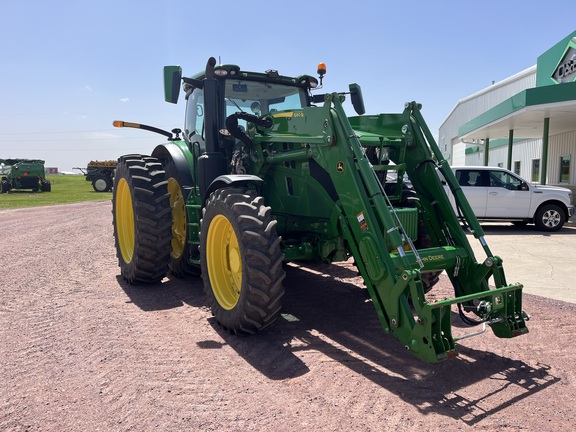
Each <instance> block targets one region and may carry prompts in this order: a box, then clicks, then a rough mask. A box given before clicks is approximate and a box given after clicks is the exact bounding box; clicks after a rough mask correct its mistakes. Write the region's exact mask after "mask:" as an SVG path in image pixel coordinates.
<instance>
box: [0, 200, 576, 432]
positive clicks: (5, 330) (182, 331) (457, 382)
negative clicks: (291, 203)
mask: <svg viewBox="0 0 576 432" xmlns="http://www.w3.org/2000/svg"><path fill="white" fill-rule="evenodd" d="M0 232H1V233H2V236H1V239H2V246H3V247H2V251H3V252H2V258H1V263H2V264H1V268H2V271H1V272H0V290H1V291H0V292H1V297H0V389H1V393H0V430H2V431H59V432H60V431H86V430H90V431H152V430H154V431H177V430H178V431H180V430H190V431H192V430H193V431H269V430H274V431H294V430H316V431H342V430H346V431H377V430H394V431H414V430H427V431H455V430H461V431H467V430H475V431H478V430H483V431H515V432H516V431H555V430H558V431H560V430H573V429H574V426H573V420H572V413H573V407H574V399H575V396H576V386H575V370H576V367H575V365H574V358H575V353H576V347H575V346H574V344H572V343H571V342H570V341H571V340H572V339H571V336H572V335H574V333H575V330H576V328H575V323H576V318H575V311H576V305H574V304H570V303H564V302H560V301H556V300H549V299H546V298H542V297H536V296H531V295H525V296H524V306H525V309H526V310H527V311H528V312H529V313H530V314H531V315H532V320H531V321H529V323H528V325H529V328H530V333H529V334H528V335H526V336H522V337H519V338H515V339H512V340H503V339H498V338H496V337H494V336H493V335H492V333H491V332H490V331H488V332H486V333H485V334H483V335H480V336H477V337H474V338H470V339H466V340H463V341H462V342H461V343H460V344H459V352H460V356H459V357H458V358H456V359H452V360H449V361H446V362H443V363H440V364H427V363H423V362H422V361H420V360H417V359H415V358H413V357H412V356H411V355H410V354H409V353H407V352H406V351H404V349H403V348H402V346H401V344H400V343H399V342H397V341H396V340H395V339H394V338H393V337H392V336H390V335H386V334H384V332H383V330H382V329H381V327H380V324H379V322H378V319H377V316H376V313H375V312H374V309H373V306H372V305H371V303H370V301H369V300H368V298H367V296H366V293H365V290H364V289H363V288H362V283H361V280H360V278H358V277H357V276H356V272H355V270H354V269H353V267H352V265H351V263H344V264H341V265H332V266H325V265H323V266H314V267H301V266H296V265H290V266H288V269H287V277H286V279H285V284H284V285H285V287H286V296H285V298H284V309H283V315H282V318H281V319H279V320H278V321H277V322H276V323H275V324H274V325H273V326H272V327H270V328H269V329H268V330H266V331H265V332H263V333H261V334H259V335H257V336H252V337H238V336H231V335H229V334H227V333H225V332H224V331H222V329H220V328H219V327H218V325H217V324H216V323H215V322H214V320H213V318H212V317H211V314H210V311H209V310H207V309H206V307H205V306H204V298H203V294H202V288H201V283H200V281H199V280H197V279H171V278H166V279H164V280H163V281H162V283H161V284H157V285H155V286H130V285H126V284H125V283H124V281H123V280H122V278H121V277H119V271H118V267H117V263H116V258H115V251H114V241H113V237H112V215H111V204H110V202H89V203H83V204H72V205H63V206H52V207H40V208H32V209H17V210H1V211H0ZM433 293H435V294H434V295H435V296H439V297H443V296H444V297H448V296H450V291H449V284H448V283H447V279H446V278H443V279H442V281H441V283H440V284H439V285H438V286H437V287H436V288H435V289H434V290H433ZM469 331H470V329H465V328H462V327H461V326H460V325H459V324H455V331H454V332H455V333H456V334H460V333H459V332H462V334H463V333H464V332H469Z"/></svg>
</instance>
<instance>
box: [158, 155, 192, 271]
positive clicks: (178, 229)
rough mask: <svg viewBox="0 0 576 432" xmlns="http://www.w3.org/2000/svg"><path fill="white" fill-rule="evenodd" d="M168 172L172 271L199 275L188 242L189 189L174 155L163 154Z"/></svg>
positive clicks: (163, 160)
mask: <svg viewBox="0 0 576 432" xmlns="http://www.w3.org/2000/svg"><path fill="white" fill-rule="evenodd" d="M159 159H160V161H161V162H162V166H163V167H164V171H165V172H166V180H167V182H168V192H169V194H170V208H171V209H172V241H171V245H172V252H171V253H170V262H169V264H168V265H169V267H170V271H171V272H172V273H173V274H174V276H176V277H185V276H188V275H194V274H195V275H198V274H199V273H200V269H199V268H198V267H196V266H194V265H192V264H190V261H189V260H190V257H191V249H190V245H189V244H188V215H187V212H186V200H187V199H188V194H189V191H188V192H187V191H186V190H185V189H183V188H182V184H181V181H182V180H181V176H180V175H179V173H178V169H177V167H176V164H175V163H174V160H173V159H172V157H171V156H170V155H169V154H167V155H162V156H161V157H159Z"/></svg>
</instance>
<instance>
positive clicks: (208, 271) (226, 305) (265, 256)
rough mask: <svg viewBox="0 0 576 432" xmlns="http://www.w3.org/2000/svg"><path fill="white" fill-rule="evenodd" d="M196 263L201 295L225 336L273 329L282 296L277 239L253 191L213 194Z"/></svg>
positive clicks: (266, 210)
mask: <svg viewBox="0 0 576 432" xmlns="http://www.w3.org/2000/svg"><path fill="white" fill-rule="evenodd" d="M203 212H204V213H203V218H202V221H201V224H200V225H201V232H200V257H201V265H202V279H203V281H204V292H205V294H206V297H207V300H208V304H209V306H210V308H211V309H212V313H213V314H214V316H215V317H216V319H217V320H218V322H219V323H220V324H221V325H222V326H224V327H225V328H226V329H227V330H228V331H230V332H232V333H236V334H252V333H255V332H257V331H259V330H262V329H264V328H265V327H267V326H268V325H270V324H272V323H273V322H274V321H275V320H276V318H277V317H278V314H279V313H280V308H281V298H282V296H283V295H284V287H283V286H282V280H283V279H284V276H285V273H284V269H283V267H282V262H283V260H284V255H283V254H282V251H281V249H280V241H281V238H280V237H278V235H277V233H276V221H275V220H273V219H272V216H271V208H270V207H266V206H265V205H264V199H263V198H262V197H259V196H256V193H255V192H254V191H250V190H248V189H241V188H225V189H219V190H217V191H215V192H213V193H212V194H211V195H210V197H209V198H208V201H207V203H206V207H205V208H204V210H203Z"/></svg>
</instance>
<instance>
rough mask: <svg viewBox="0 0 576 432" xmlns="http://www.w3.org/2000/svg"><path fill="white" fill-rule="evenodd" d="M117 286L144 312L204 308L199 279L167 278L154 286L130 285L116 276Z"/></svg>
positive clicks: (200, 280)
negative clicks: (188, 306)
mask: <svg viewBox="0 0 576 432" xmlns="http://www.w3.org/2000/svg"><path fill="white" fill-rule="evenodd" d="M116 280H117V281H118V285H119V286H120V287H121V288H122V290H124V292H125V293H126V295H127V296H128V298H129V299H130V301H131V302H132V303H134V304H135V305H136V306H138V307H139V308H140V309H142V310H143V311H145V312H151V311H159V310H167V309H174V308H178V307H181V306H183V305H184V304H188V305H190V306H192V307H201V306H204V304H205V302H204V292H203V291H202V279H200V277H194V276H190V277H186V278H182V279H179V278H176V277H174V276H170V275H169V276H168V277H166V278H164V279H163V280H162V281H161V282H158V283H154V284H134V285H131V284H129V283H128V282H126V281H125V280H124V278H123V277H122V276H121V275H118V276H116Z"/></svg>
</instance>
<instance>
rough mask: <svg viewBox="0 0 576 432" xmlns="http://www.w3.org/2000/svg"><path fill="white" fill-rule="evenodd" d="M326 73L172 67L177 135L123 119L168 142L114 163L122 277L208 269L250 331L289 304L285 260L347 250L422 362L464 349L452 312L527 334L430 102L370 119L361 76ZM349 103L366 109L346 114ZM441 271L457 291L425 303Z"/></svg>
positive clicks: (238, 329) (219, 296) (233, 317)
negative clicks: (480, 254)
mask: <svg viewBox="0 0 576 432" xmlns="http://www.w3.org/2000/svg"><path fill="white" fill-rule="evenodd" d="M325 72H326V68H325V66H324V65H323V64H320V66H319V68H318V75H319V76H318V78H316V77H315V76H311V75H301V76H297V77H288V76H283V75H280V74H279V73H278V72H277V71H275V70H268V71H266V72H264V73H256V72H248V71H245V70H242V69H241V68H240V67H239V66H236V65H217V64H216V61H215V59H214V58H210V59H209V60H208V63H207V65H206V68H205V70H204V71H202V72H201V73H198V74H196V75H194V76H192V77H183V76H182V69H181V68H180V67H178V66H166V67H165V68H164V87H165V99H166V101H167V102H170V103H177V101H178V96H179V94H180V92H182V93H183V94H184V98H185V101H186V113H185V119H184V127H183V129H173V130H172V131H171V132H168V131H165V130H161V129H157V128H154V127H151V126H146V125H142V124H137V123H128V122H123V121H116V122H114V124H115V126H117V127H135V128H140V129H145V130H150V131H153V132H157V133H160V134H163V135H165V136H166V137H167V142H165V143H163V144H160V145H158V146H157V147H156V148H155V149H154V150H153V151H152V152H151V155H149V156H148V155H140V154H132V155H126V156H122V157H120V158H119V160H118V163H117V167H116V175H115V178H114V193H113V219H114V235H115V241H116V249H117V255H118V262H119V266H120V269H121V273H122V275H123V276H124V278H125V279H126V280H127V281H128V282H129V283H154V282H159V281H160V280H162V278H164V276H165V275H166V274H167V272H169V271H171V272H172V273H173V274H175V275H176V276H183V275H186V274H189V273H197V274H198V273H200V274H201V277H202V279H203V284H204V291H205V294H206V297H207V303H208V305H209V306H210V308H211V309H212V312H213V314H214V315H215V317H216V318H217V320H218V321H219V322H220V323H221V324H222V326H224V327H225V328H226V329H228V330H229V331H230V332H232V333H237V334H252V333H255V332H258V331H260V330H262V329H264V328H266V327H267V326H269V325H270V324H272V323H273V322H274V321H275V320H276V318H277V317H278V315H279V313H280V310H281V307H282V296H283V294H284V286H283V279H284V276H285V271H284V266H283V264H284V263H286V262H289V261H296V260H297V261H299V262H301V261H316V262H324V263H334V262H343V261H347V260H349V259H353V260H354V262H355V264H356V266H357V267H358V271H359V273H360V274H361V275H362V277H363V279H364V282H365V285H366V288H367V291H368V293H369V295H370V296H371V298H372V301H373V304H374V307H375V309H376V313H377V314H378V317H379V319H380V322H381V324H382V327H383V329H384V331H386V332H390V333H392V334H393V335H394V336H395V337H396V338H397V339H398V340H399V341H400V342H401V343H402V344H403V345H404V346H405V347H406V349H407V350H408V351H410V352H411V353H413V354H414V355H415V356H417V357H419V358H421V359H423V360H426V361H429V362H437V361H441V360H444V359H446V358H448V357H452V356H455V355H456V354H457V350H456V342H457V340H458V338H457V337H455V336H453V335H452V326H451V315H452V313H451V312H452V310H454V311H456V310H457V311H458V313H459V314H460V316H461V317H462V319H463V321H464V322H465V323H466V324H470V325H482V326H483V328H484V329H485V328H486V327H487V326H489V327H491V328H492V330H493V332H494V334H495V335H496V336H498V337H502V338H510V337H514V336H518V335H522V334H524V333H527V332H528V329H527V327H526V320H527V319H528V315H527V314H526V313H525V312H524V311H523V310H522V285H521V284H519V283H517V284H508V283H507V282H506V278H505V275H504V270H503V267H502V260H501V259H500V258H499V257H497V256H494V255H493V254H492V253H491V251H490V249H489V247H488V245H487V242H486V239H485V237H484V234H483V231H482V228H481V226H480V225H479V224H478V222H477V220H476V219H475V217H474V214H473V212H472V210H471V208H470V206H469V204H468V202H467V201H466V199H465V197H464V194H463V193H462V190H461V189H460V186H459V185H458V183H457V181H456V179H455V178H454V175H453V174H452V171H451V170H450V167H449V165H448V162H447V161H446V160H445V159H444V158H443V156H442V154H441V152H440V150H439V149H438V146H437V145H436V143H435V141H434V139H433V137H432V135H431V133H430V131H429V129H428V127H427V126H426V123H425V121H424V120H423V118H422V115H421V112H420V109H421V107H420V105H419V104H417V103H415V102H410V103H407V104H406V105H405V107H404V110H403V111H402V112H400V113H396V114H378V115H365V114H364V111H365V110H364V104H363V100H362V92H361V89H360V86H358V85H357V84H351V85H350V86H349V88H348V91H345V92H335V93H326V94H322V93H321V92H320V91H319V90H320V89H321V87H322V80H323V78H324V74H325ZM347 98H349V99H350V100H351V102H352V105H353V107H354V109H355V111H356V112H357V114H358V115H357V116H348V115H347V114H346V112H345V109H344V107H343V103H345V100H346V99H347ZM439 173H441V174H442V178H443V179H445V180H441V177H440V175H439ZM443 182H445V183H446V184H447V185H448V186H449V188H450V190H451V193H452V194H453V195H454V196H455V198H456V201H457V205H458V213H459V214H456V213H455V212H454V210H453V208H452V206H451V204H450V201H449V199H448V196H447V193H446V192H445V189H444V183H443ZM465 229H469V230H470V232H472V233H473V235H474V237H476V239H478V241H479V242H480V243H481V245H482V247H483V251H484V252H485V254H486V257H485V258H483V259H482V260H478V259H477V258H476V257H475V256H474V253H473V251H472V249H471V247H470V244H469V243H468V240H467V237H466V234H465V231H464V230H465ZM442 271H445V272H446V273H447V275H448V278H449V280H450V281H451V283H452V285H453V288H454V297H453V298H448V299H446V300H443V301H439V302H429V301H427V299H426V296H427V292H428V291H429V290H430V289H432V288H433V287H434V284H435V283H436V282H437V281H438V275H439V273H440V272H442ZM489 281H490V283H489ZM286 288H287V289H289V287H286ZM351 307H353V305H351ZM480 332H481V331H480ZM477 333H479V332H478V331H472V332H469V333H466V334H465V335H464V336H462V337H461V338H463V337H468V336H469V335H473V334H477Z"/></svg>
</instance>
